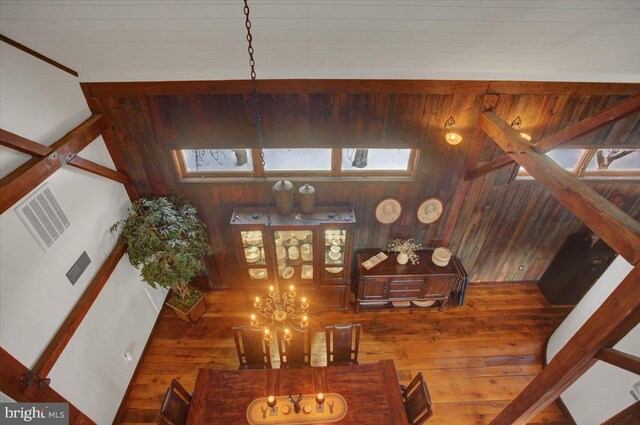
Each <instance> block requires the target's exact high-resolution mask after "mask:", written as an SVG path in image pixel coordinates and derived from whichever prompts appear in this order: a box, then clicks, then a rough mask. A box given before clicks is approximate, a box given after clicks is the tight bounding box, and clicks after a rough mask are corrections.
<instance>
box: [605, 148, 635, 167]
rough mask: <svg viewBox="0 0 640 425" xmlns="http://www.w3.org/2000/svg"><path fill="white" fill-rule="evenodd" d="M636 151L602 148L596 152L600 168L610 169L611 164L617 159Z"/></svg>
mask: <svg viewBox="0 0 640 425" xmlns="http://www.w3.org/2000/svg"><path fill="white" fill-rule="evenodd" d="M634 152H636V151H635V150H634V149H601V150H599V151H598V152H596V160H597V161H598V170H608V169H609V166H610V165H611V164H612V163H613V162H614V161H615V160H617V159H620V158H624V157H625V156H627V155H630V154H632V153H634Z"/></svg>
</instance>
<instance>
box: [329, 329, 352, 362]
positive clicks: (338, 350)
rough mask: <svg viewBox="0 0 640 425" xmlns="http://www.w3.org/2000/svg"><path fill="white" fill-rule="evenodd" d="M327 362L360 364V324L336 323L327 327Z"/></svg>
mask: <svg viewBox="0 0 640 425" xmlns="http://www.w3.org/2000/svg"><path fill="white" fill-rule="evenodd" d="M326 344H327V364H328V365H345V364H358V351H359V349H360V324H359V323H356V324H351V323H347V324H336V325H333V326H327V328H326Z"/></svg>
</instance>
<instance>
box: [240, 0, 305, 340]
mask: <svg viewBox="0 0 640 425" xmlns="http://www.w3.org/2000/svg"><path fill="white" fill-rule="evenodd" d="M247 1H248V0H244V16H245V27H246V28H247V43H248V45H247V53H249V65H250V66H251V88H252V97H253V112H254V114H255V121H256V134H257V136H258V149H259V152H260V171H261V173H260V177H261V181H262V189H263V191H264V199H265V206H266V218H267V223H266V225H267V226H266V227H267V231H270V230H271V225H272V221H271V212H270V210H269V194H270V191H269V184H268V181H267V173H266V165H265V160H264V136H263V125H262V111H261V109H260V95H259V94H258V83H257V79H256V61H255V58H254V50H253V35H252V34H251V19H250V18H249V13H250V10H249V4H248V3H247ZM265 236H266V235H265ZM266 251H270V252H271V255H270V258H269V259H266V260H267V264H268V263H269V262H271V264H272V265H273V268H274V272H273V274H274V285H273V286H272V287H270V288H269V294H268V295H267V297H265V299H264V304H262V301H260V297H256V302H255V303H254V310H255V313H254V314H252V316H251V326H254V327H264V338H265V340H267V341H270V340H271V338H273V336H274V335H275V333H276V332H277V331H282V332H283V338H284V339H285V340H286V341H289V340H290V339H291V336H292V335H291V332H290V329H289V328H293V329H295V330H302V329H305V328H306V327H307V326H308V324H309V322H308V319H307V316H306V314H307V311H308V310H309V304H308V303H307V302H306V301H305V297H302V302H301V303H300V305H299V306H297V305H296V303H295V298H296V293H295V290H294V287H293V285H291V286H290V287H289V291H286V290H284V291H283V292H280V286H279V279H278V275H279V268H278V259H277V255H276V253H275V250H268V249H267V250H266Z"/></svg>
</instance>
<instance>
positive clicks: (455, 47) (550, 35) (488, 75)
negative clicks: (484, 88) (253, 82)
mask: <svg viewBox="0 0 640 425" xmlns="http://www.w3.org/2000/svg"><path fill="white" fill-rule="evenodd" d="M250 5H251V14H252V21H253V29H252V30H253V33H254V39H255V42H254V44H255V49H256V61H257V72H258V77H259V78H407V79H486V80H557V81H608V82H640V0H610V1H607V0H571V1H570V0H558V1H555V0H475V1H474V0H449V1H436V0H421V1H418V0H414V1H411V0H395V1H394V0H309V1H304V0H250ZM242 6H243V4H242V0H234V1H229V0H226V1H213V0H211V1H206V0H199V1H198V0H184V1H181V0H166V1H165V0H147V1H145V0H120V1H118V0H22V1H18V0H0V32H1V33H2V34H4V35H6V36H8V37H10V38H13V39H15V40H16V41H18V42H20V43H23V44H25V45H26V46H28V47H30V48H32V49H34V50H36V51H38V52H41V53H43V54H44V55H46V56H49V57H50V58H52V59H55V60H57V61H59V62H61V63H62V64H64V65H66V66H68V67H70V68H73V69H75V70H77V71H78V72H79V73H80V78H81V80H83V81H133V80H147V81H150V80H217V79H245V78H247V77H248V75H249V70H248V63H247V62H248V60H247V53H246V40H245V28H244V15H243V11H242Z"/></svg>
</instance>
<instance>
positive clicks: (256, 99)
mask: <svg viewBox="0 0 640 425" xmlns="http://www.w3.org/2000/svg"><path fill="white" fill-rule="evenodd" d="M247 1H248V0H244V16H245V21H244V25H245V27H246V28H247V43H248V44H247V52H248V53H249V65H250V66H251V87H252V94H253V112H254V115H255V120H256V133H257V135H258V148H259V150H260V170H261V173H260V178H261V180H262V189H263V191H264V198H265V205H266V207H267V214H266V216H267V226H271V214H270V212H269V185H268V183H267V173H266V170H265V161H264V149H263V148H264V136H263V129H262V110H261V108H260V95H259V94H258V82H257V79H256V61H255V58H254V57H253V53H254V50H253V35H252V34H251V19H250V18H249V13H250V10H249V4H248V3H247ZM277 279H278V278H277V275H276V281H277Z"/></svg>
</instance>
